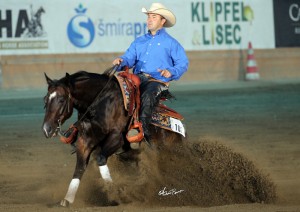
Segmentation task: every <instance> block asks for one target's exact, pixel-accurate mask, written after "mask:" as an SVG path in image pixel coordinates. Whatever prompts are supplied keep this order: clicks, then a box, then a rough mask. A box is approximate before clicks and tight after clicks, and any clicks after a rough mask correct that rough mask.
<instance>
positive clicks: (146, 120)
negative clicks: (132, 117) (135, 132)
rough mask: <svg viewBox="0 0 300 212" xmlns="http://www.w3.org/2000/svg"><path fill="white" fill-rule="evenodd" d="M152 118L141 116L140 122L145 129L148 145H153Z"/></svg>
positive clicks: (145, 138) (145, 139)
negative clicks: (150, 127)
mask: <svg viewBox="0 0 300 212" xmlns="http://www.w3.org/2000/svg"><path fill="white" fill-rule="evenodd" d="M149 120H150V119H149V118H145V117H140V122H142V127H143V131H144V141H145V142H146V144H147V145H148V146H152V141H151V134H150V130H149V125H150V121H149Z"/></svg>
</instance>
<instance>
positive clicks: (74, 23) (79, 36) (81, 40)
mask: <svg viewBox="0 0 300 212" xmlns="http://www.w3.org/2000/svg"><path fill="white" fill-rule="evenodd" d="M75 11H76V13H77V15H75V16H74V17H73V18H72V19H71V20H70V22H69V24H68V27H67V33H68V38H69V40H70V41H71V43H72V44H73V45H74V46H76V47H79V48H84V47H87V46H89V45H90V44H91V43H92V42H93V40H94V37H95V28H94V24H93V22H92V20H91V19H90V18H89V17H88V16H86V15H85V12H86V11H87V9H86V8H83V6H82V4H80V5H79V6H78V8H75Z"/></svg>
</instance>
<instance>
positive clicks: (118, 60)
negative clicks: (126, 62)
mask: <svg viewBox="0 0 300 212" xmlns="http://www.w3.org/2000/svg"><path fill="white" fill-rule="evenodd" d="M122 62H123V59H122V58H116V59H115V60H114V61H113V65H120V64H121V63H122Z"/></svg>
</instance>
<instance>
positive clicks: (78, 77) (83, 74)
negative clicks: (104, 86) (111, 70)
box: [70, 71, 103, 82]
mask: <svg viewBox="0 0 300 212" xmlns="http://www.w3.org/2000/svg"><path fill="white" fill-rule="evenodd" d="M70 77H71V79H73V80H75V81H76V82H78V81H84V80H90V79H103V75H102V74H97V73H91V72H87V71H78V72H76V73H74V74H72V75H70Z"/></svg>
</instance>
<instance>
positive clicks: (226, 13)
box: [191, 1, 254, 46]
mask: <svg viewBox="0 0 300 212" xmlns="http://www.w3.org/2000/svg"><path fill="white" fill-rule="evenodd" d="M191 15H192V16H191V17H192V23H195V26H197V28H195V30H194V34H193V38H192V43H193V45H195V46H197V45H204V46H213V45H217V46H218V45H219V46H220V45H226V46H228V45H240V44H241V42H242V34H243V33H242V30H243V27H244V26H245V23H246V22H249V23H250V24H251V23H252V21H253V19H254V12H253V10H252V8H251V7H250V6H244V2H243V1H241V2H239V1H234V2H232V1H214V2H212V1H211V2H206V1H199V2H191Z"/></svg>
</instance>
